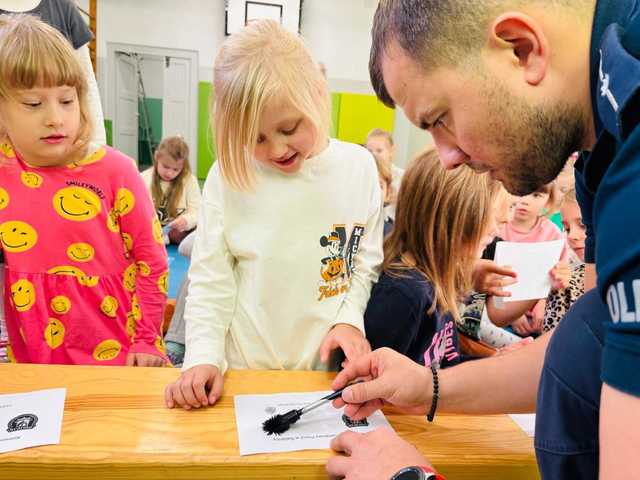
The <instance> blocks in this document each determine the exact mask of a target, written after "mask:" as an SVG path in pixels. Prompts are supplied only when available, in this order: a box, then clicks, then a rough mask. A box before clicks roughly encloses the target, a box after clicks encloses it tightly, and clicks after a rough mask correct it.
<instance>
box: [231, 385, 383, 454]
mask: <svg viewBox="0 0 640 480" xmlns="http://www.w3.org/2000/svg"><path fill="white" fill-rule="evenodd" d="M329 393H331V392H330V391H327V392H309V393H282V394H275V395H236V396H235V397H234V402H235V412H236V425H237V428H238V443H239V445H240V455H251V454H254V453H272V452H293V451H296V450H315V449H326V448H329V444H330V443H331V440H332V439H333V438H334V437H335V436H336V435H338V434H339V433H341V432H344V431H345V430H348V429H349V427H347V425H346V424H345V422H344V421H343V419H342V415H343V412H342V410H336V409H335V408H333V406H332V405H331V402H329V403H327V404H326V405H323V406H322V407H319V408H318V409H316V410H313V411H311V412H309V413H307V414H305V415H303V416H302V417H301V418H300V420H298V421H297V422H296V423H294V424H293V425H292V426H291V428H290V429H289V430H288V431H287V432H285V433H283V434H282V435H280V436H277V435H267V434H266V433H264V432H263V431H262V422H264V421H265V420H267V419H268V418H269V417H271V416H273V415H276V414H283V413H286V412H288V411H289V410H293V409H294V408H302V407H304V406H305V405H308V404H310V403H312V402H315V401H316V400H318V399H320V398H322V397H324V396H325V395H328V394H329ZM383 426H386V427H391V425H389V422H388V421H387V419H386V418H385V416H384V415H383V414H382V412H380V411H378V412H375V413H374V414H372V415H371V416H369V418H367V426H359V427H352V428H351V430H353V431H356V432H369V431H371V430H375V429H377V428H378V427H383Z"/></svg>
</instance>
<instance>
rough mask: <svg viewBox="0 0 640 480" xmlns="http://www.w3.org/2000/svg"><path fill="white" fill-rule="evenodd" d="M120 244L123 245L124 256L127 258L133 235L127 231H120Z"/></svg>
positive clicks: (131, 246)
mask: <svg viewBox="0 0 640 480" xmlns="http://www.w3.org/2000/svg"><path fill="white" fill-rule="evenodd" d="M121 235H122V244H123V246H124V256H125V258H129V256H130V253H131V249H132V248H133V237H131V235H129V234H128V233H124V232H122V234H121Z"/></svg>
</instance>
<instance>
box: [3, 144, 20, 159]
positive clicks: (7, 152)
mask: <svg viewBox="0 0 640 480" xmlns="http://www.w3.org/2000/svg"><path fill="white" fill-rule="evenodd" d="M0 153H1V154H2V155H4V156H5V157H7V158H16V152H14V151H13V147H12V146H11V145H9V144H8V143H5V142H0Z"/></svg>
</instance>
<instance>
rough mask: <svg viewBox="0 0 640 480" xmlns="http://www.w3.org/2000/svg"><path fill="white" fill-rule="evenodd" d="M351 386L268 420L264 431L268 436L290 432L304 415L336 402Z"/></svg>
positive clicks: (263, 425)
mask: <svg viewBox="0 0 640 480" xmlns="http://www.w3.org/2000/svg"><path fill="white" fill-rule="evenodd" d="M360 382H362V380H358V381H357V382H354V383H360ZM351 385H353V383H350V384H349V385H345V386H344V387H342V388H341V389H340V390H336V391H335V392H333V393H330V394H329V395H327V396H326V397H322V398H321V399H320V400H316V401H315V402H313V403H310V404H309V405H307V406H306V407H302V408H300V409H294V410H289V411H288V412H287V413H283V414H281V415H274V416H273V417H271V418H268V419H267V420H265V421H264V422H263V423H262V430H264V432H265V433H266V434H267V435H282V434H283V433H284V432H286V431H287V430H289V427H291V425H293V424H294V423H296V422H297V421H298V420H300V417H301V416H302V415H304V414H305V413H309V412H310V411H311V410H315V409H316V408H318V407H321V406H322V405H324V404H325V403H327V402H330V401H331V400H335V399H336V398H338V397H339V396H340V395H342V391H343V390H344V389H345V388H347V387H349V386H351Z"/></svg>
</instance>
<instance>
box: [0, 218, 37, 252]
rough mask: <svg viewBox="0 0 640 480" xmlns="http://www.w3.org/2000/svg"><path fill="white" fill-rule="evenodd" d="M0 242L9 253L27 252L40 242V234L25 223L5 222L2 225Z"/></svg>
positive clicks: (0, 227) (0, 225) (0, 226)
mask: <svg viewBox="0 0 640 480" xmlns="http://www.w3.org/2000/svg"><path fill="white" fill-rule="evenodd" d="M0 242H2V247H3V248H4V249H5V250H6V251H7V252H10V253H20V252H25V251H27V250H29V249H30V248H32V247H33V246H34V245H35V244H36V243H37V242H38V233H37V232H36V231H35V229H34V228H33V227H32V226H31V225H29V224H28V223H25V222H19V221H9V222H4V223H3V224H0Z"/></svg>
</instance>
